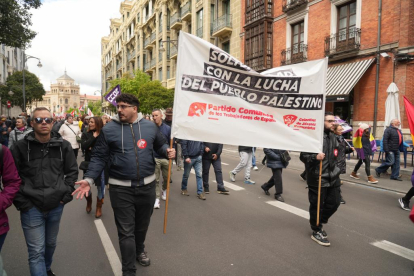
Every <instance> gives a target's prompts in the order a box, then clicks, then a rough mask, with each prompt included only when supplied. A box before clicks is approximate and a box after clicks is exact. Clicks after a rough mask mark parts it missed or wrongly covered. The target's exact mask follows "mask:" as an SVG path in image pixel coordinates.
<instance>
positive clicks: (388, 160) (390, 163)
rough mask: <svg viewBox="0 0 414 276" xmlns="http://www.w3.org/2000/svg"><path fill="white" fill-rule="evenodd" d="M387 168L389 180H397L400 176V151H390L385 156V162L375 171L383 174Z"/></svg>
mask: <svg viewBox="0 0 414 276" xmlns="http://www.w3.org/2000/svg"><path fill="white" fill-rule="evenodd" d="M389 167H391V177H390V178H394V179H395V178H398V176H399V175H400V151H398V150H397V151H390V152H389V153H387V154H385V161H384V162H382V164H381V166H379V167H378V168H376V169H375V170H376V171H377V172H378V173H385V172H386V171H387V170H388V168H389Z"/></svg>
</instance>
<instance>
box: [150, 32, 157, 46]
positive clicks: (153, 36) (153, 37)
mask: <svg viewBox="0 0 414 276" xmlns="http://www.w3.org/2000/svg"><path fill="white" fill-rule="evenodd" d="M156 38H157V35H156V34H155V32H154V33H151V36H150V42H151V43H154V42H155V39H156Z"/></svg>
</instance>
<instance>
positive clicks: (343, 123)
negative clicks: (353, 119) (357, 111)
mask: <svg viewBox="0 0 414 276" xmlns="http://www.w3.org/2000/svg"><path fill="white" fill-rule="evenodd" d="M335 124H338V125H341V126H342V128H343V131H342V133H347V132H350V131H352V127H351V126H350V125H349V124H348V123H347V122H346V121H344V120H342V119H341V118H339V117H338V116H335Z"/></svg>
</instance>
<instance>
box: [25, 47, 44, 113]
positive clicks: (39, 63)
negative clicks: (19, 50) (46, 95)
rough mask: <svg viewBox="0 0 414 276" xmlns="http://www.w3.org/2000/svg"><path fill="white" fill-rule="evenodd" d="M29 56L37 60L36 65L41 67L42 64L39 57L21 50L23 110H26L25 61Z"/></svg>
mask: <svg viewBox="0 0 414 276" xmlns="http://www.w3.org/2000/svg"><path fill="white" fill-rule="evenodd" d="M31 58H34V59H37V60H38V61H39V62H38V63H37V67H39V68H42V66H43V65H42V63H41V62H40V59H39V58H37V57H34V56H30V55H26V53H25V52H23V112H26V80H25V69H26V62H27V61H28V60H29V59H31Z"/></svg>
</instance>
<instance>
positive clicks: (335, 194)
mask: <svg viewBox="0 0 414 276" xmlns="http://www.w3.org/2000/svg"><path fill="white" fill-rule="evenodd" d="M334 122H335V117H334V116H333V114H332V113H328V112H327V113H325V130H324V135H323V152H321V153H318V154H316V153H305V152H302V153H301V154H300V160H301V161H302V162H304V163H305V164H306V180H307V183H308V187H309V194H308V196H309V203H310V206H309V215H310V219H309V222H310V226H311V228H312V230H313V233H312V236H311V238H312V240H314V241H315V242H317V243H318V244H320V245H323V246H330V245H331V244H330V243H329V240H328V235H327V234H326V232H325V230H323V226H322V224H327V223H328V220H329V218H330V217H331V216H332V215H333V214H334V213H335V212H336V210H337V209H338V207H339V205H340V202H341V191H340V185H341V182H340V179H339V175H340V173H341V170H340V169H339V167H338V166H337V157H338V148H339V143H338V140H337V139H336V137H335V134H334V133H333V132H332V129H333V125H334ZM321 160H322V166H321V167H322V171H320V161H321ZM319 175H321V176H322V179H321V184H320V185H321V189H320V203H321V206H320V209H319V216H320V218H321V219H320V222H318V221H317V217H318V214H317V213H318V211H317V210H318V193H319V192H318V184H319Z"/></svg>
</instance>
